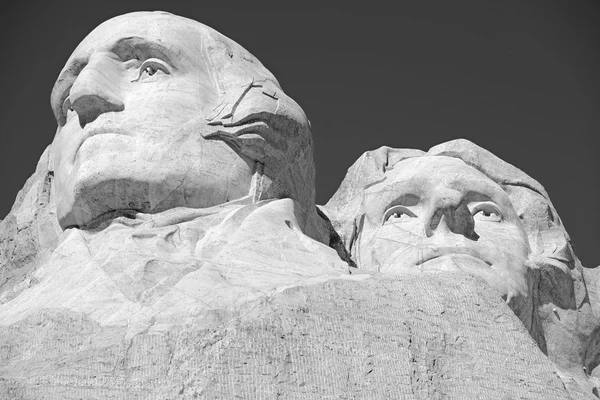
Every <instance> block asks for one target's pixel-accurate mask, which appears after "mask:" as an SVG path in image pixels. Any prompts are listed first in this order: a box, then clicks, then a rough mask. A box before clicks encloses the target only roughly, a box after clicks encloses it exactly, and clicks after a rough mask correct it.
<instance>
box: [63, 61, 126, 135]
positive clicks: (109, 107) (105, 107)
mask: <svg viewBox="0 0 600 400" xmlns="http://www.w3.org/2000/svg"><path fill="white" fill-rule="evenodd" d="M119 67H120V66H119V65H117V62H116V60H114V59H112V58H109V57H107V56H102V55H94V56H92V57H91V58H90V61H89V63H88V65H87V66H86V67H85V68H84V69H83V70H82V71H81V72H80V73H79V76H78V77H77V79H76V80H75V83H73V86H72V87H71V90H70V92H69V101H70V103H71V104H70V107H71V108H72V109H73V110H74V111H75V112H76V113H77V115H78V116H79V124H80V125H81V127H82V128H83V127H84V126H85V125H86V124H88V123H90V122H92V121H94V120H95V119H96V118H98V117H99V116H100V115H102V114H104V113H107V112H115V111H123V110H124V109H125V105H124V104H123V101H122V100H121V98H120V96H119V94H120V88H119V86H120V84H121V76H120V75H121V74H120V73H119Z"/></svg>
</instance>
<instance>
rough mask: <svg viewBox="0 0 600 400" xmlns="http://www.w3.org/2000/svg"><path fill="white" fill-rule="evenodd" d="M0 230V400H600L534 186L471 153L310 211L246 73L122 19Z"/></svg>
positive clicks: (589, 314) (594, 336)
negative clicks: (297, 399)
mask: <svg viewBox="0 0 600 400" xmlns="http://www.w3.org/2000/svg"><path fill="white" fill-rule="evenodd" d="M51 105H52V109H53V111H54V115H55V117H56V121H57V125H58V129H57V131H56V135H55V137H54V140H53V142H52V143H51V144H50V145H49V146H48V148H47V149H46V151H45V152H44V154H43V155H42V157H41V158H40V161H39V163H38V165H37V168H36V171H35V173H34V174H33V175H32V177H31V178H30V179H29V180H28V181H27V183H26V184H25V186H24V188H23V189H22V190H21V192H19V194H18V195H17V199H16V201H15V204H14V206H13V208H12V210H11V211H10V213H9V214H8V215H7V217H6V218H5V219H4V220H2V221H1V222H0V359H1V360H2V363H0V397H2V398H8V399H17V398H18V399H76V398H85V399H107V398H114V399H154V398H156V399H179V398H181V399H196V398H279V397H282V398H373V399H380V398H407V399H434V398H498V399H499V398H505V399H508V398H515V399H516V398H532V399H534V398H535V399H538V398H539V399H570V398H597V396H598V389H597V386H598V385H599V384H600V383H599V381H598V376H599V375H600V372H599V371H600V368H596V367H597V366H598V364H599V363H600V333H599V327H600V325H599V323H598V317H599V316H600V314H599V313H600V308H599V307H600V297H599V294H598V293H599V292H598V289H597V288H596V286H597V282H598V274H597V271H596V270H594V269H588V268H584V267H583V266H582V265H581V263H580V262H579V260H578V259H577V257H576V255H575V254H574V252H573V248H572V246H571V244H570V240H569V236H568V234H567V232H566V231H565V229H564V227H563V225H562V223H561V221H560V218H559V216H558V213H557V212H556V210H555V208H554V206H553V205H552V203H551V201H550V198H549V196H548V194H547V193H546V192H545V190H544V189H543V187H542V186H541V185H540V184H539V183H538V182H537V181H535V180H534V179H532V178H531V177H529V176H528V175H527V174H525V173H524V172H522V171H520V170H519V169H517V168H515V167H513V166H512V165H510V164H508V163H506V162H504V161H502V160H500V159H499V158H497V157H496V156H494V155H493V154H491V153H490V152H488V151H487V150H485V149H482V148H481V147H479V146H477V145H475V144H473V143H471V142H469V141H467V140H463V139H459V140H453V141H450V142H447V143H442V144H440V145H438V146H435V147H433V148H432V149H430V150H429V151H427V152H425V151H421V150H413V149H392V148H388V147H382V148H380V149H377V150H374V151H368V152H366V153H365V154H363V155H362V156H361V157H360V158H359V159H358V160H357V161H356V163H355V164H354V165H353V166H351V167H350V169H349V170H348V174H347V175H346V177H345V178H344V180H343V182H342V183H341V185H340V188H339V189H338V191H337V192H336V193H335V195H334V196H333V197H332V199H331V200H330V201H329V202H328V203H327V204H326V205H324V206H316V205H315V186H314V179H315V168H314V161H313V149H312V146H313V144H312V136H311V128H310V124H309V122H308V119H307V118H306V116H305V114H304V112H303V111H302V109H301V108H300V107H299V106H298V104H296V103H295V102H294V101H293V100H292V99H291V98H290V97H288V96H287V95H286V94H285V93H284V92H283V90H282V89H281V87H280V85H279V83H278V82H277V80H276V79H275V77H274V76H273V75H272V74H271V73H270V72H269V71H268V70H267V69H266V68H265V67H264V66H263V65H262V64H261V63H260V62H259V61H258V60H257V59H256V58H255V57H254V56H252V55H251V54H250V53H249V52H248V51H246V50H245V49H243V48H242V47H241V46H240V45H238V44H237V43H235V42H233V41H232V40H231V39H229V38H227V37H225V36H223V35H221V34H219V33H218V32H216V31H214V30H213V29H211V28H209V27H207V26H205V25H202V24H200V23H198V22H196V21H193V20H190V19H186V18H183V17H179V16H175V15H172V14H169V13H164V12H140V13H132V14H126V15H123V16H119V17H116V18H113V19H111V20H109V21H107V22H105V23H103V24H101V25H100V26H99V27H97V28H96V29H95V30H94V31H92V32H91V33H90V34H89V35H88V36H87V37H86V38H85V39H84V40H83V41H82V42H81V44H80V45H79V46H78V47H77V49H75V51H74V52H73V54H72V55H71V57H70V58H69V60H68V61H67V63H66V65H65V67H64V68H63V70H62V71H61V73H60V74H59V77H58V79H57V81H56V84H55V86H54V89H53V91H52V95H51Z"/></svg>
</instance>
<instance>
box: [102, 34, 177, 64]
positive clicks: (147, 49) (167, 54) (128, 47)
mask: <svg viewBox="0 0 600 400" xmlns="http://www.w3.org/2000/svg"><path fill="white" fill-rule="evenodd" d="M110 50H111V51H112V52H113V53H115V54H116V55H117V56H119V58H121V59H122V60H123V61H127V60H128V59H131V58H134V57H140V56H142V57H143V58H160V59H161V60H163V61H166V62H168V63H169V64H172V63H171V60H172V58H173V57H172V56H173V54H172V49H171V48H168V47H166V46H164V45H163V44H161V43H158V42H156V41H153V40H148V39H145V38H142V37H139V36H130V37H126V38H122V39H119V40H117V41H116V42H115V44H114V45H113V46H112V47H111V49H110Z"/></svg>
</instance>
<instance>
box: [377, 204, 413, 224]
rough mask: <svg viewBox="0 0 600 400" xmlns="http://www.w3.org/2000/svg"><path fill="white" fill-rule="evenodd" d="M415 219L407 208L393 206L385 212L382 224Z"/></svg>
mask: <svg viewBox="0 0 600 400" xmlns="http://www.w3.org/2000/svg"><path fill="white" fill-rule="evenodd" d="M415 217H416V215H415V214H414V213H413V212H412V211H410V210H409V209H408V208H406V207H404V206H394V207H392V208H390V209H389V210H387V211H386V213H385V216H384V218H383V223H384V224H387V223H395V222H406V221H409V220H410V219H412V218H415Z"/></svg>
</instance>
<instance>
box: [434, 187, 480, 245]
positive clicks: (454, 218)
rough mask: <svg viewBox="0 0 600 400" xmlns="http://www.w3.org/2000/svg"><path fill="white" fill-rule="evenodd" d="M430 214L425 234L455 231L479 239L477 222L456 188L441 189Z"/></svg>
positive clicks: (469, 237)
mask: <svg viewBox="0 0 600 400" xmlns="http://www.w3.org/2000/svg"><path fill="white" fill-rule="evenodd" d="M430 210H431V212H430V214H429V217H428V219H427V221H426V224H425V234H426V235H427V237H431V236H433V235H434V234H436V233H440V234H443V233H449V232H451V233H454V234H458V235H463V236H465V237H466V238H468V239H472V240H477V238H478V236H477V234H476V233H475V229H474V228H475V224H474V221H473V216H472V215H471V212H470V211H469V208H468V207H467V205H466V204H465V202H464V200H463V196H462V195H461V193H460V192H458V191H456V190H448V189H441V190H439V192H438V195H437V196H436V197H435V198H434V199H433V202H432V204H431V207H430Z"/></svg>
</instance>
